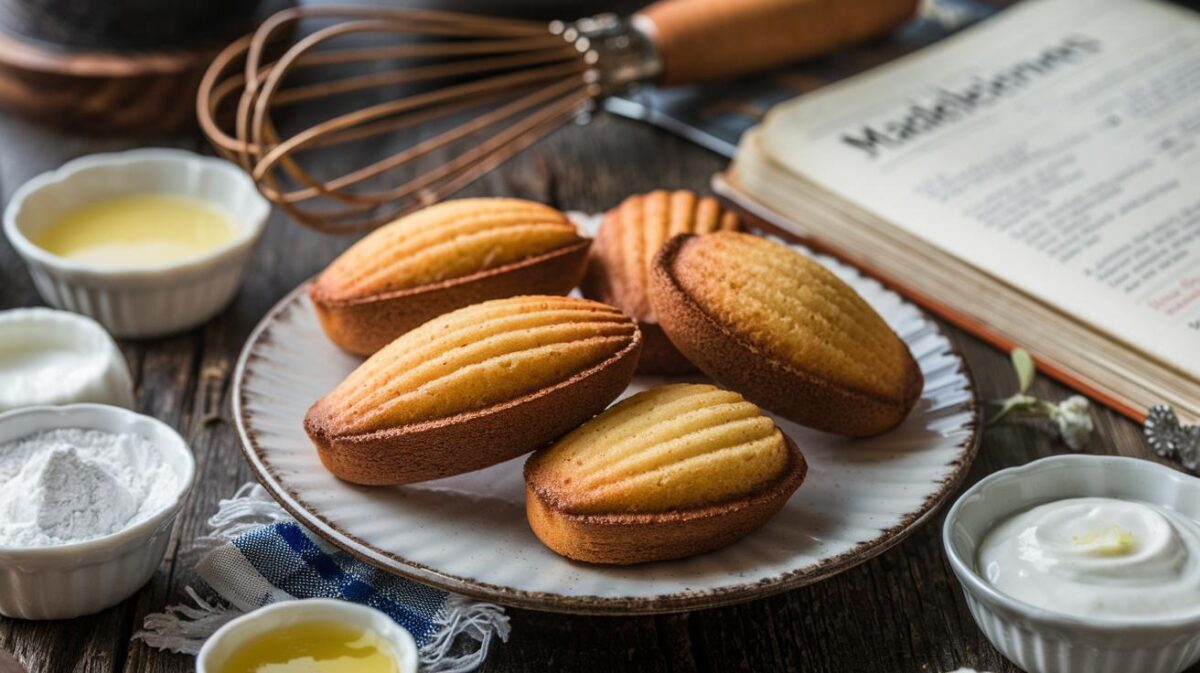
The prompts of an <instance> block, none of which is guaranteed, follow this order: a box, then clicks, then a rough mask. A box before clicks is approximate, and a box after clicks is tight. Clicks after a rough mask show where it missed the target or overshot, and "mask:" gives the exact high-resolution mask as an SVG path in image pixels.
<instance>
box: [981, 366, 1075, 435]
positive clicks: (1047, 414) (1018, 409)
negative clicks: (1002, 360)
mask: <svg viewBox="0 0 1200 673" xmlns="http://www.w3.org/2000/svg"><path fill="white" fill-rule="evenodd" d="M1010 356H1011V358H1012V363H1013V369H1015V370H1016V372H1017V385H1018V390H1017V392H1016V393H1015V394H1013V395H1012V396H1011V397H1008V398H1007V399H1003V400H996V401H995V402H994V403H995V404H998V405H1000V410H999V411H997V412H996V414H995V415H994V416H992V420H991V421H990V422H989V425H1003V424H1008V423H1017V422H1022V421H1032V422H1035V423H1036V424H1037V426H1038V427H1041V428H1046V429H1049V430H1050V431H1051V432H1052V433H1054V434H1056V435H1057V436H1058V437H1060V438H1061V439H1062V440H1063V442H1064V443H1065V444H1066V445H1067V446H1069V447H1071V448H1072V449H1080V448H1083V446H1084V445H1085V444H1086V443H1087V440H1088V437H1090V436H1091V434H1092V430H1093V429H1094V428H1095V426H1094V425H1093V424H1092V415H1091V409H1090V403H1089V402H1088V400H1087V398H1086V397H1083V396H1081V395H1072V396H1070V397H1068V398H1067V399H1065V400H1063V401H1061V402H1059V403H1057V404H1055V403H1053V402H1048V401H1046V400H1039V399H1038V398H1036V397H1034V396H1032V395H1030V394H1029V393H1028V390H1029V386H1030V385H1032V384H1033V379H1034V378H1035V377H1036V376H1037V367H1036V366H1035V365H1034V363H1033V357H1032V356H1030V355H1029V353H1028V352H1026V351H1025V350H1024V349H1021V348H1017V349H1015V350H1014V351H1013V352H1012V353H1011V354H1010ZM1045 421H1049V423H1046V422H1045Z"/></svg>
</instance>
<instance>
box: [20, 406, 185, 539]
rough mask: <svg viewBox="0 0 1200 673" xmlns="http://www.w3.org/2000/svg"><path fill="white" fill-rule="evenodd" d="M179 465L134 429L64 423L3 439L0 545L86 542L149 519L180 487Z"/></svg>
mask: <svg viewBox="0 0 1200 673" xmlns="http://www.w3.org/2000/svg"><path fill="white" fill-rule="evenodd" d="M178 487H179V481H178V477H177V476H176V474H175V472H174V470H172V469H171V468H170V466H168V465H167V464H166V463H165V462H164V461H163V457H162V454H161V453H160V452H159V451H158V449H157V447H155V446H154V445H153V444H152V443H150V442H148V441H146V440H145V439H142V438H141V437H138V436H137V435H133V434H114V433H109V432H103V431H100V430H82V429H78V428H65V429H57V430H47V431H44V432H39V433H36V434H33V435H30V436H28V437H23V438H21V439H18V440H16V441H14V442H9V443H7V444H2V445H0V546H16V547H46V546H52V545H58V544H66V543H70V542H81V541H83V540H90V539H94V538H97V537H102V536H105V535H111V534H112V533H116V532H118V531H120V530H123V529H125V528H128V527H130V526H132V525H134V524H137V523H139V522H141V521H144V520H146V519H148V518H149V517H151V516H153V515H154V514H156V513H157V512H159V511H161V510H162V509H163V508H165V507H166V506H167V505H168V504H169V503H170V501H171V500H172V499H173V496H174V495H175V493H176V492H177V491H178Z"/></svg>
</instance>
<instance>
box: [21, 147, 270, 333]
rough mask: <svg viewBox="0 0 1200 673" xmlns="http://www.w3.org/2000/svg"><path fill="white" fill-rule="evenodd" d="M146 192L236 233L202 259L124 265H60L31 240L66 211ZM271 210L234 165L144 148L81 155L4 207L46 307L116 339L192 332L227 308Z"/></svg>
mask: <svg viewBox="0 0 1200 673" xmlns="http://www.w3.org/2000/svg"><path fill="white" fill-rule="evenodd" d="M146 193H151V194H173V195H179V196H188V197H192V198H197V199H200V200H202V201H205V202H207V203H210V204H212V205H213V206H215V207H217V208H218V209H220V210H222V211H224V212H226V213H228V214H229V215H230V216H231V218H232V219H233V222H234V225H235V226H236V227H238V233H237V235H236V236H235V237H234V238H233V239H232V240H231V241H229V242H228V243H226V244H224V245H222V246H220V247H219V248H217V249H215V250H212V251H210V252H208V253H205V254H203V255H197V256H195V257H191V258H189V259H186V260H181V261H178V262H169V263H162V264H156V265H139V266H136V267H130V268H128V269H120V268H112V267H106V266H98V265H95V264H87V263H83V262H79V261H77V260H71V259H65V258H63V257H59V256H58V255H54V254H52V253H50V252H48V251H46V250H43V249H42V248H40V247H38V246H37V245H36V244H34V243H33V239H36V237H37V234H38V232H39V231H41V230H42V228H43V227H47V226H50V225H51V224H53V223H54V222H55V221H57V220H59V219H60V218H62V217H63V216H65V215H66V214H67V213H69V212H71V211H73V210H76V209H78V208H81V207H83V206H86V205H88V204H90V203H94V202H96V201H99V200H103V199H107V198H112V197H115V196H122V195H126V194H146ZM269 213H270V205H269V204H268V203H267V201H266V199H264V198H263V197H262V196H261V195H260V194H259V193H258V190H257V189H256V188H255V186H254V181H253V180H251V179H250V176H248V175H246V173H245V172H244V171H242V170H241V169H239V168H238V167H237V166H235V165H234V164H232V163H230V162H228V161H224V160H222V159H216V158H213V157H204V156H200V155H198V154H195V153H192V152H186V151H183V150H173V149H142V150H131V151H129V152H118V153H113V154H93V155H91V156H86V157H82V158H80V159H76V160H74V161H70V162H67V163H66V164H64V165H63V166H62V167H61V168H59V169H58V170H54V171H50V172H48V173H43V174H42V175H39V176H37V177H36V178H34V179H32V180H30V181H29V182H27V183H25V184H24V185H22V186H21V188H20V189H18V190H17V192H16V193H15V194H14V195H13V197H12V200H10V201H9V203H8V207H7V208H6V209H5V211H4V233H5V235H6V236H7V237H8V240H9V242H10V243H12V246H13V248H15V249H16V251H17V253H18V254H19V255H20V256H21V258H22V259H24V260H25V263H26V265H27V266H28V267H29V275H30V276H31V277H32V278H33V283H34V286H35V287H37V290H38V293H39V294H41V295H42V299H44V300H45V301H46V303H48V304H50V305H51V306H55V307H57V308H62V309H66V310H69V311H75V312H77V313H82V314H84V315H87V316H91V317H92V318H95V319H96V320H97V321H98V322H99V323H100V324H101V325H104V327H105V328H107V329H108V331H109V332H112V334H113V335H114V336H117V337H152V336H161V335H164V334H170V333H173V332H179V331H183V330H186V329H189V328H192V327H195V326H196V325H199V324H201V323H203V322H205V321H207V320H208V319H209V318H211V317H213V316H214V315H216V313H217V312H219V311H220V310H221V309H222V308H224V307H225V305H226V304H228V303H229V301H230V300H231V299H232V298H233V295H234V294H235V293H236V292H237V289H238V287H239V286H240V285H241V281H242V275H243V272H244V270H245V267H246V264H247V263H248V262H249V260H250V255H251V252H252V251H253V248H254V244H255V242H257V241H258V239H259V237H260V236H261V235H262V231H263V228H264V226H265V225H266V221H267V215H268V214H269Z"/></svg>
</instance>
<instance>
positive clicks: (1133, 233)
mask: <svg viewBox="0 0 1200 673" xmlns="http://www.w3.org/2000/svg"><path fill="white" fill-rule="evenodd" d="M760 147H761V148H763V150H764V151H765V152H767V153H768V154H769V155H770V159H771V160H772V161H774V162H775V163H776V164H778V165H780V166H783V167H784V168H785V169H787V170H790V171H792V172H794V173H796V174H797V175H800V176H802V177H803V178H805V179H807V180H809V181H811V182H814V183H816V184H818V185H820V186H821V187H822V188H824V189H826V190H829V191H830V192H832V193H834V194H835V195H837V196H838V197H840V198H842V199H845V200H847V201H850V202H852V203H854V204H856V205H858V206H859V207H861V208H863V209H865V210H867V211H870V212H872V213H873V214H875V215H877V216H878V217H880V218H882V219H884V220H887V221H889V222H891V223H893V224H894V225H895V226H898V227H901V228H903V229H904V230H906V231H908V232H909V233H911V234H913V235H915V236H919V237H921V238H922V239H924V240H926V241H927V242H929V243H930V244H933V245H936V246H938V247H941V248H943V249H944V250H946V251H947V252H949V253H950V254H953V255H955V256H957V257H959V258H961V259H963V260H965V261H967V262H969V263H970V264H972V265H974V266H976V267H978V268H980V269H981V270H983V271H985V272H986V273H989V274H991V275H992V276H994V277H996V278H997V279H999V280H1001V281H1002V282H1004V283H1007V284H1009V285H1011V286H1014V287H1016V288H1017V289H1019V290H1022V291H1024V292H1026V293H1028V294H1030V295H1032V296H1034V297H1037V298H1039V299H1041V300H1042V301H1045V302H1047V303H1049V304H1051V305H1053V306H1056V307H1058V308H1059V309H1061V310H1062V311H1064V312H1066V313H1069V314H1071V315H1073V316H1076V317H1077V318H1078V319H1080V320H1082V321H1085V322H1087V323H1089V324H1092V325H1093V326H1095V327H1096V328H1097V329H1100V330H1102V331H1104V332H1106V333H1108V334H1111V335H1112V336H1113V338H1115V339H1118V340H1121V341H1124V342H1125V343H1127V344H1129V345H1130V346H1132V347H1134V348H1136V349H1138V350H1140V351H1142V352H1144V353H1146V355H1148V356H1150V357H1153V358H1155V359H1157V360H1159V361H1160V362H1162V363H1163V364H1164V365H1166V366H1168V367H1171V368H1173V369H1176V370H1178V371H1180V372H1181V373H1184V374H1186V375H1188V376H1191V377H1193V378H1196V379H1200V15H1198V14H1196V13H1195V12H1193V11H1191V10H1187V9H1184V8H1180V7H1176V6H1173V5H1170V4H1167V3H1165V2H1160V1H1159V0H1026V2H1023V3H1021V4H1019V5H1017V6H1016V7H1014V8H1013V9H1009V10H1006V11H1004V12H1002V13H1001V14H1000V15H998V16H997V17H995V18H993V19H991V20H989V21H986V22H984V23H983V24H982V25H980V26H977V27H975V28H971V29H968V30H967V31H965V32H964V33H961V34H959V35H958V36H955V37H952V38H950V39H948V40H946V41H945V42H943V43H941V44H938V45H935V46H933V47H930V48H928V49H925V50H923V51H921V52H918V53H916V54H914V55H912V56H909V57H906V58H904V59H901V60H899V61H896V62H894V63H893V64H889V65H887V66H885V67H882V68H879V69H877V70H874V71H871V72H869V73H867V74H865V75H861V76H858V77H855V78H852V79H850V80H847V81H844V82H842V83H840V84H837V85H834V86H832V87H829V88H827V89H823V90H821V91H818V92H816V93H813V94H809V95H807V96H804V97H801V98H798V99H796V100H794V101H790V102H788V103H784V104H782V105H780V106H777V107H776V108H775V109H774V110H773V111H772V113H771V114H770V115H769V116H768V118H767V120H766V121H765V122H764V123H763V125H762V129H761V144H760ZM980 301H987V298H986V297H981V298H980Z"/></svg>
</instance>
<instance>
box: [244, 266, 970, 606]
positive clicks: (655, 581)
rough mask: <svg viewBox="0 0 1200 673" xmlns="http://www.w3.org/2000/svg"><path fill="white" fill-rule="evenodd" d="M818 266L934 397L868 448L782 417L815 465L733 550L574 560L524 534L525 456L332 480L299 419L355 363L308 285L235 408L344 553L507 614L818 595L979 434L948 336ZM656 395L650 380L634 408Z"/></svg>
mask: <svg viewBox="0 0 1200 673" xmlns="http://www.w3.org/2000/svg"><path fill="white" fill-rule="evenodd" d="M819 259H820V260H821V261H822V262H823V263H825V264H826V265H827V266H829V267H830V268H832V269H833V270H834V271H835V272H836V273H837V274H838V275H839V276H841V277H842V278H843V279H845V280H846V281H848V282H849V283H850V284H851V285H853V286H854V288H855V289H857V290H858V292H859V293H860V294H862V296H863V297H864V298H866V300H867V301H869V302H870V303H871V304H872V305H873V306H874V307H875V308H876V309H877V310H878V311H879V312H880V313H881V315H883V317H884V318H885V319H886V320H887V321H888V323H889V324H891V325H892V327H893V328H895V329H896V331H897V332H898V333H899V334H900V336H901V337H902V338H903V339H904V340H905V341H906V342H907V343H908V345H909V347H910V348H911V349H912V352H913V355H914V356H915V357H916V358H917V361H918V362H919V363H920V366H921V370H922V372H924V375H925V391H924V394H923V396H922V399H921V400H920V402H919V403H918V404H917V407H916V409H915V410H914V411H913V413H912V415H911V416H910V417H909V418H908V420H907V421H906V422H905V423H904V424H903V425H902V426H901V427H899V428H898V429H896V430H894V431H892V432H890V433H887V434H886V435H884V436H881V437H876V438H872V439H867V440H848V439H842V438H838V437H834V436H831V435H825V434H821V433H818V432H813V431H810V430H806V429H804V428H801V427H799V426H797V425H795V424H793V423H790V422H788V421H785V420H782V419H779V418H776V422H778V423H779V426H780V427H781V428H783V431H784V432H786V433H788V434H789V435H791V436H792V437H793V438H794V439H795V440H796V443H797V444H798V445H799V446H800V448H801V451H803V452H804V456H805V458H806V459H807V460H808V464H809V472H808V477H807V479H806V480H805V482H804V484H803V485H801V487H800V489H799V490H798V491H797V492H796V494H795V495H794V496H793V497H792V499H791V500H790V501H789V502H788V503H787V505H786V506H785V507H784V509H783V510H782V511H781V512H780V513H779V514H778V515H777V516H775V518H773V519H772V520H771V521H770V522H769V523H768V524H767V525H766V526H764V527H763V528H761V529H760V530H758V531H756V532H755V533H752V534H751V535H749V536H748V537H746V538H744V539H742V540H741V541H739V542H737V543H735V544H733V545H731V546H729V547H726V548H724V549H721V550H717V551H715V552H710V553H708V554H703V555H701V556H697V557H694V558H690V559H684V560H679V561H668V562H660V563H651V564H645V565H639V566H633V567H600V566H592V565H587V564H581V563H575V562H572V561H568V560H566V559H564V558H562V557H560V556H558V555H557V554H555V553H553V552H551V551H550V550H549V549H547V548H546V547H544V546H543V545H542V544H541V543H540V542H539V541H538V539H537V538H536V537H535V536H534V535H533V532H532V531H530V529H529V526H528V525H527V524H526V522H525V506H524V502H525V500H524V483H523V481H522V476H521V467H522V465H523V464H524V461H525V458H524V457H521V458H517V459H514V460H511V461H509V462H507V463H503V464H500V465H495V466H493V467H490V468H487V469H485V470H480V471H478V472H474V473H471V474H465V475H460V476H457V477H451V478H448V479H441V480H438V481H431V482H427V483H423V484H416V485H409V486H402V487H391V488H378V487H376V488H368V487H361V486H354V485H351V484H348V483H345V482H342V481H339V480H337V479H335V478H334V477H333V476H332V475H330V474H329V473H328V472H326V471H325V469H324V468H323V467H322V466H321V463H320V461H319V460H318V458H317V452H316V449H315V448H313V446H312V444H311V443H310V442H309V440H308V437H307V436H306V435H305V434H304V429H303V427H302V420H303V418H304V413H305V411H307V409H308V407H309V405H311V404H312V403H313V402H314V401H316V400H317V399H318V398H319V397H321V396H323V395H324V394H325V393H327V392H328V391H329V390H331V389H332V388H333V387H334V386H335V385H336V384H337V383H338V382H340V381H341V380H342V379H343V378H344V377H345V376H346V374H348V373H349V372H350V371H351V370H352V369H353V368H354V367H356V366H357V365H358V363H359V362H360V360H359V359H358V358H356V357H354V356H351V355H347V354H346V353H343V352H342V351H340V350H338V349H337V348H336V347H335V346H334V345H333V344H332V343H330V342H329V340H328V339H326V338H325V335H324V334H323V333H322V331H321V328H320V326H319V325H318V323H317V318H316V315H315V314H314V313H313V308H312V305H311V303H310V302H309V299H308V295H307V293H306V292H305V291H304V287H300V288H297V289H296V290H295V291H293V292H292V293H291V294H289V295H288V296H287V297H284V299H283V300H282V301H280V302H279V304H277V305H276V306H275V307H274V308H273V309H272V310H271V311H270V312H269V313H268V314H267V315H266V317H264V318H263V320H262V322H261V323H260V324H259V325H258V327H257V328H256V329H255V330H254V333H253V334H252V335H251V336H250V338H249V340H248V341H247V342H246V346H245V348H244V350H243V351H242V355H241V357H240V359H239V360H238V365H237V371H236V375H235V379H234V403H233V406H234V415H235V418H236V421H237V426H238V430H239V432H240V433H241V436H242V440H243V444H244V449H245V452H246V456H247V458H248V460H249V461H250V464H251V466H252V467H253V468H254V470H255V471H256V472H257V473H258V476H259V479H260V480H261V481H262V483H263V485H264V486H266V488H267V489H268V490H269V491H270V492H271V493H272V494H273V495H274V496H275V498H276V499H277V500H279V502H280V503H281V504H282V505H283V506H284V507H285V508H287V509H288V510H289V511H290V512H291V513H292V514H294V515H295V516H296V517H297V519H299V520H300V521H301V522H303V523H304V524H306V525H308V526H309V527H311V528H312V529H313V530H314V531H316V532H317V533H318V534H320V535H321V536H322V537H324V538H326V539H328V540H330V541H331V542H333V543H334V544H336V545H338V546H339V547H342V548H343V549H345V550H347V551H348V552H350V553H352V554H354V555H355V556H357V557H360V558H362V559H363V560H365V561H367V562H369V563H372V564H375V565H377V566H380V567H382V568H385V569H388V570H391V571H393V572H396V573H398V574H400V575H404V576H406V577H410V578H412V579H414V580H417V581H420V582H423V583H425V584H430V585H433V586H437V587H440V588H443V589H446V590H449V591H455V592H458V593H462V594H467V595H470V596H475V597H478V598H483V599H487V600H491V601H495V602H497V603H501V604H505V605H514V606H520V607H527V608H533V609H540V610H551V611H558V612H577V613H597V614H599V613H606V614H633V613H655V612H673V611H680V610H691V609H697V608H701V607H712V606H716V605H725V604H729V603H736V602H740V601H745V600H750V599H752V598H758V597H761V596H765V595H768V594H771V593H776V592H779V591H783V590H785V589H789V588H793V587H797V586H801V585H804V584H808V583H811V582H815V581H817V580H820V579H823V578H825V577H829V576H831V575H834V574H836V573H838V572H841V571H843V570H846V569H848V568H851V567H853V566H855V565H857V564H859V563H862V562H863V561H865V560H867V559H869V558H871V557H873V556H875V555H877V554H879V553H881V552H882V551H884V550H886V549H888V548H889V547H891V546H893V545H895V544H896V543H897V542H899V541H900V540H901V539H903V538H904V536H905V535H907V534H908V533H909V532H911V531H912V530H913V529H914V528H915V527H916V526H918V525H919V524H921V523H922V522H923V521H924V520H925V519H926V518H928V517H929V516H930V515H931V514H932V513H933V512H934V510H935V509H936V508H937V506H938V505H940V504H941V503H942V501H943V500H945V499H946V497H947V496H948V495H949V494H950V493H951V492H952V491H953V490H954V488H955V486H956V485H957V484H958V483H959V482H960V480H961V479H962V477H963V476H964V475H965V474H966V472H967V468H968V467H969V466H970V463H971V459H972V458H973V457H974V455H975V450H976V446H977V444H978V433H977V431H978V428H979V418H978V410H977V405H976V402H975V392H974V385H973V383H972V381H971V377H970V373H969V372H968V370H967V368H966V365H965V364H964V362H963V360H962V357H961V356H959V355H958V354H957V353H956V352H955V351H954V350H953V349H952V348H951V345H950V342H949V341H948V340H947V338H946V337H945V335H943V334H942V333H941V331H940V330H939V328H938V326H937V325H936V324H935V323H933V322H932V321H931V320H930V319H929V318H927V317H926V316H925V315H923V314H922V313H921V312H920V311H919V310H918V309H917V308H916V307H914V306H913V305H911V304H909V303H907V302H905V301H903V300H902V299H900V297H898V296H897V295H896V294H895V293H893V292H891V291H890V290H887V289H885V288H883V287H882V286H880V285H879V283H877V282H876V281H874V280H871V279H869V278H865V277H863V276H862V275H861V274H859V273H858V272H857V271H856V270H854V269H853V268H851V267H848V266H846V265H844V264H841V263H839V262H837V261H835V260H832V259H829V258H824V257H820V258H819ZM695 380H702V379H699V378H697V379H695ZM660 382H662V379H651V378H649V377H639V378H638V379H636V380H635V381H634V383H633V384H632V385H631V386H630V387H629V389H628V390H627V391H626V395H629V394H633V393H634V392H637V391H640V390H644V389H645V388H647V387H650V386H653V385H655V384H657V383H660Z"/></svg>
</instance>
